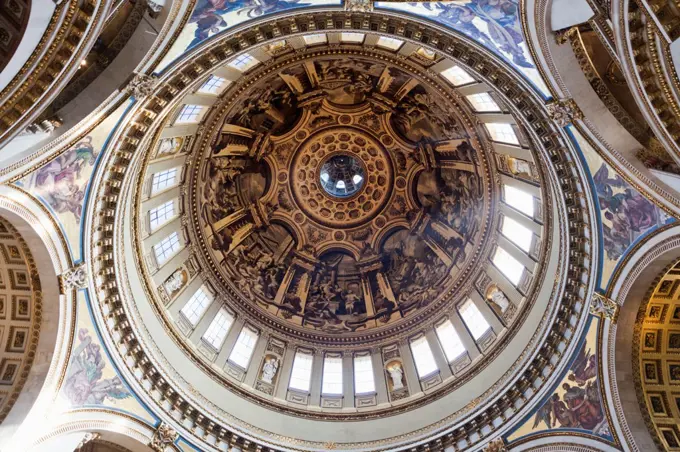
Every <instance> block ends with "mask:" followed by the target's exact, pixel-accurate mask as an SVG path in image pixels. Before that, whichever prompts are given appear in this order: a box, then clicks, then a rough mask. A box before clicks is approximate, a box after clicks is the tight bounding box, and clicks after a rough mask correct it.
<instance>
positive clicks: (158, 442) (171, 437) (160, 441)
mask: <svg viewBox="0 0 680 452" xmlns="http://www.w3.org/2000/svg"><path fill="white" fill-rule="evenodd" d="M177 436H178V434H177V432H176V431H175V429H174V428H172V427H170V426H169V425H168V424H166V423H164V422H161V424H160V425H159V426H158V428H157V429H156V431H155V432H154V434H153V438H151V442H150V443H149V447H150V448H151V449H153V450H154V451H156V452H164V451H165V448H166V447H167V446H170V445H171V444H172V443H174V442H175V440H176V439H177Z"/></svg>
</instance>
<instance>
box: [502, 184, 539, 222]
mask: <svg viewBox="0 0 680 452" xmlns="http://www.w3.org/2000/svg"><path fill="white" fill-rule="evenodd" d="M504 190H505V199H504V201H505V203H506V204H507V205H509V206H510V207H513V208H515V209H517V210H519V211H520V212H522V213H523V214H525V215H528V216H530V217H533V216H534V197H533V196H532V195H531V194H529V193H527V192H525V191H522V190H520V189H519V188H515V187H511V186H510V185H505V186H504Z"/></svg>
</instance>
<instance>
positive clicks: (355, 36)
mask: <svg viewBox="0 0 680 452" xmlns="http://www.w3.org/2000/svg"><path fill="white" fill-rule="evenodd" d="M340 40H341V41H342V42H350V43H354V44H357V43H358V44H361V43H362V42H364V34H363V33H340Z"/></svg>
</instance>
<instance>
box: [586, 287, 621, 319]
mask: <svg viewBox="0 0 680 452" xmlns="http://www.w3.org/2000/svg"><path fill="white" fill-rule="evenodd" d="M590 313H591V314H595V315H599V316H601V317H602V318H606V319H609V320H611V321H612V323H616V320H617V318H618V316H619V305H618V304H617V303H616V302H615V301H614V300H612V299H611V298H607V297H605V296H604V295H601V294H599V293H597V292H596V293H594V294H593V298H592V299H591V301H590Z"/></svg>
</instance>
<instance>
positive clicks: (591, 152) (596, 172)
mask: <svg viewBox="0 0 680 452" xmlns="http://www.w3.org/2000/svg"><path fill="white" fill-rule="evenodd" d="M569 130H570V132H571V134H572V136H573V137H574V139H575V142H576V144H577V145H578V146H579V148H580V149H581V152H582V154H583V157H584V159H585V161H586V164H587V166H588V169H589V170H590V174H591V177H592V185H593V186H592V190H593V196H596V197H597V202H598V204H599V209H600V221H601V223H602V239H601V240H602V244H603V248H604V253H602V269H601V279H600V288H602V289H604V288H606V287H607V284H608V283H609V279H610V278H611V276H612V274H613V273H614V270H615V268H616V265H617V263H618V262H619V261H620V260H621V257H622V256H623V255H624V254H625V253H626V252H627V251H628V250H629V249H630V248H631V246H633V244H634V243H635V242H636V241H638V240H639V239H640V238H641V237H642V236H643V235H646V234H648V233H649V232H651V231H653V230H654V229H656V228H657V227H659V226H662V225H664V224H666V223H669V222H672V221H675V220H674V219H673V218H670V217H669V216H668V215H666V213H665V212H664V211H662V210H661V209H659V208H658V207H657V206H656V205H655V204H654V203H652V202H651V201H650V200H649V199H647V198H645V197H644V196H642V195H641V194H640V192H638V191H637V190H635V189H634V188H633V187H632V186H631V185H630V184H629V183H628V182H626V181H625V180H623V178H622V177H621V176H619V175H618V174H617V172H616V171H614V169H613V168H612V167H611V166H609V165H608V164H607V163H605V161H604V160H602V158H601V157H600V156H599V155H598V154H597V152H596V151H595V149H593V147H592V146H591V145H590V143H588V141H587V140H586V139H585V138H584V137H583V135H581V134H580V133H579V132H578V130H576V129H575V128H574V127H570V128H569Z"/></svg>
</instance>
